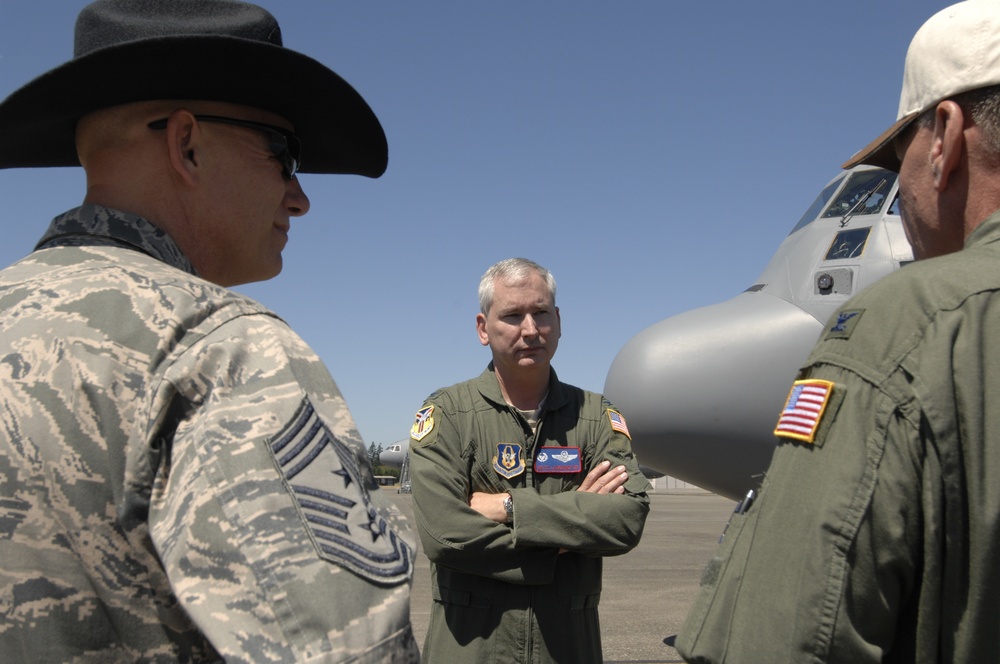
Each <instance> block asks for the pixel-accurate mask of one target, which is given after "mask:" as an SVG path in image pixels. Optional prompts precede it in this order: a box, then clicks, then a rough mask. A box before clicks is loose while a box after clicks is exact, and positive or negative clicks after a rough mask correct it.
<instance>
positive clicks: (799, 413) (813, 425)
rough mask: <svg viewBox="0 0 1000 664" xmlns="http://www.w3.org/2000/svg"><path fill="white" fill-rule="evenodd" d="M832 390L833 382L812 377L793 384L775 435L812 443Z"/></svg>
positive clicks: (775, 429)
mask: <svg viewBox="0 0 1000 664" xmlns="http://www.w3.org/2000/svg"><path fill="white" fill-rule="evenodd" d="M832 393H833V383H832V382H830V381H828V380H819V379H815V378H810V379H807V380H797V381H795V382H794V383H793V384H792V390H791V392H789V393H788V400H787V401H786V402H785V407H784V409H783V410H782V411H781V415H780V416H779V417H778V425H777V426H776V427H775V428H774V435H776V436H780V437H783V438H792V439H794V440H799V441H802V442H803V443H813V442H814V441H815V440H816V432H817V431H818V430H819V426H820V423H821V422H822V421H823V415H824V414H826V410H827V405H828V404H829V402H830V397H831V395H832Z"/></svg>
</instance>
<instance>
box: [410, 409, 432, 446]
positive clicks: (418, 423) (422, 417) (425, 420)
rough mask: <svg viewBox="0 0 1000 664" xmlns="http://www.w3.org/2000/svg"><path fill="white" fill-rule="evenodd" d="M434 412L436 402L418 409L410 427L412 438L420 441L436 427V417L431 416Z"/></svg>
mask: <svg viewBox="0 0 1000 664" xmlns="http://www.w3.org/2000/svg"><path fill="white" fill-rule="evenodd" d="M433 414H434V404H431V405H430V406H424V407H423V408H421V409H420V410H418V411H417V416H416V419H415V420H414V422H413V426H412V427H410V438H412V439H413V440H416V441H418V442H419V441H420V440H421V439H422V438H423V437H424V436H426V435H427V434H429V433H430V432H431V431H432V430H433V429H434V418H433V417H431V416H432V415H433Z"/></svg>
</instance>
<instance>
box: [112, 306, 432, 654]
mask: <svg viewBox="0 0 1000 664" xmlns="http://www.w3.org/2000/svg"><path fill="white" fill-rule="evenodd" d="M211 324H213V321H208V322H207V323H206V325H211ZM214 324H215V325H217V327H215V329H213V330H211V331H210V332H208V333H206V334H204V335H203V336H201V337H200V338H199V339H198V341H196V342H195V343H193V344H192V345H191V346H190V347H189V348H183V347H182V348H178V349H176V350H175V351H174V352H173V353H172V355H171V357H169V358H168V360H167V364H168V366H169V369H168V370H167V371H165V372H164V377H163V380H162V381H161V382H160V384H159V385H158V386H156V387H155V391H154V394H153V396H152V398H151V400H150V402H149V403H148V408H149V418H150V421H151V422H155V425H154V426H153V427H152V429H151V430H150V431H148V432H147V434H146V435H147V438H148V440H147V441H144V443H143V444H144V445H145V446H146V447H147V448H148V449H150V450H159V456H156V455H155V454H150V455H149V456H148V457H143V456H133V457H131V459H130V466H129V468H128V469H127V478H128V480H130V481H131V482H134V486H136V487H142V486H152V492H151V495H150V496H149V497H148V503H149V504H148V512H149V513H148V524H149V531H150V532H149V535H150V537H151V539H152V542H153V543H154V546H155V548H156V552H157V554H158V556H159V557H160V559H161V560H162V563H163V566H164V568H165V570H166V575H167V577H168V582H169V584H170V586H171V589H172V591H173V593H174V595H175V596H176V597H177V599H178V601H179V602H180V604H181V605H182V606H183V608H184V610H185V611H186V613H187V614H188V615H190V616H191V618H192V620H193V621H194V622H195V623H196V624H197V626H198V628H199V629H200V630H201V631H202V632H203V633H204V634H205V635H206V637H207V638H208V639H209V641H210V642H211V643H212V645H213V646H214V647H215V648H216V649H217V651H218V652H219V654H220V655H221V656H222V657H223V658H225V659H226V660H227V661H241V662H243V661H247V662H249V661H265V660H266V661H276V662H277V661H343V660H348V659H350V660H351V661H364V662H369V661H380V662H381V661H394V662H395V661H399V662H410V661H417V659H418V654H417V650H416V646H415V643H414V640H413V636H412V632H411V629H410V624H409V590H410V584H411V582H412V569H413V552H414V548H413V545H414V542H413V538H412V533H411V532H410V531H409V529H408V527H407V526H405V524H404V523H403V522H402V519H401V517H400V515H399V512H398V510H396V509H395V508H394V507H393V506H392V505H391V503H389V502H388V500H387V499H385V498H384V495H383V494H381V493H380V492H379V491H378V489H377V487H376V484H375V482H374V480H373V478H372V473H371V469H370V467H369V464H368V460H367V455H366V453H365V451H364V445H363V443H362V441H361V439H360V437H359V435H358V433H357V431H356V430H355V427H354V423H353V420H352V418H351V416H350V413H349V411H348V409H347V406H346V404H345V403H344V400H343V398H342V397H341V395H340V393H339V391H338V389H337V387H336V385H335V384H334V382H333V379H332V378H331V377H330V376H329V374H328V372H327V371H326V369H325V368H324V367H323V365H322V363H321V362H320V361H319V359H318V358H317V357H316V356H315V354H314V353H313V352H312V351H311V350H310V349H309V348H308V347H307V346H306V345H305V344H304V343H303V342H302V341H301V340H300V339H299V338H298V337H297V336H296V335H295V334H294V333H292V332H291V330H289V329H288V328H287V326H285V325H284V324H283V323H282V322H281V321H280V320H277V319H275V318H273V317H270V316H261V315H251V316H242V317H238V318H235V319H233V320H228V321H222V322H221V323H220V322H219V321H214ZM149 459H153V460H154V461H156V462H155V463H149V462H148V460H149ZM355 658H356V659H355Z"/></svg>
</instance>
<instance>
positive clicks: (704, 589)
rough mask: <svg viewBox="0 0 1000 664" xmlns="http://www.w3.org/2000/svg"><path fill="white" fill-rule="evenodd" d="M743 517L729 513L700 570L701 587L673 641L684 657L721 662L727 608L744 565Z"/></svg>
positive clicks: (727, 632)
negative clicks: (713, 550) (741, 543)
mask: <svg viewBox="0 0 1000 664" xmlns="http://www.w3.org/2000/svg"><path fill="white" fill-rule="evenodd" d="M746 520H747V515H746V514H739V513H734V514H733V516H732V518H731V519H730V521H729V523H728V525H727V526H726V530H725V533H724V535H723V539H722V543H721V544H720V546H719V548H718V550H717V551H716V554H715V555H714V556H713V557H712V559H711V560H709V562H708V564H707V565H706V566H705V569H704V570H703V571H702V575H701V587H700V589H699V591H698V595H697V596H696V597H695V601H694V604H693V605H692V606H691V609H690V611H689V612H688V615H687V618H686V620H685V621H684V626H683V627H682V628H681V631H680V634H678V635H677V640H676V644H675V647H676V648H677V650H678V652H680V653H681V654H682V655H683V656H684V657H685V659H686V660H689V661H694V662H721V661H723V658H724V657H725V652H726V643H727V639H728V635H729V632H730V618H731V611H730V607H731V605H732V602H733V601H734V600H735V599H736V594H737V593H738V588H739V586H740V579H741V578H742V576H743V573H744V570H745V568H746V547H740V546H739V540H740V534H741V533H742V531H743V528H744V526H745V524H746Z"/></svg>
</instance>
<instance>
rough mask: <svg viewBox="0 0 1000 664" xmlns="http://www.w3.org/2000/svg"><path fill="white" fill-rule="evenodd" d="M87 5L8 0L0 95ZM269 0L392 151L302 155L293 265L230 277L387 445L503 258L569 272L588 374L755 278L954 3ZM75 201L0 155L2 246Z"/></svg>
mask: <svg viewBox="0 0 1000 664" xmlns="http://www.w3.org/2000/svg"><path fill="white" fill-rule="evenodd" d="M85 4H86V3H85V2H83V1H82V0H35V1H32V2H25V1H24V0H0V97H6V96H7V95H8V94H9V93H11V92H12V91H13V90H15V89H16V88H18V87H20V86H21V85H22V84H24V83H26V82H28V81H29V80H31V79H32V78H34V77H35V76H37V75H39V74H41V73H43V72H44V71H47V70H48V69H50V68H52V67H54V66H56V65H59V64H61V63H62V62H64V61H66V60H68V59H69V58H70V57H71V55H72V35H73V24H74V21H75V18H76V14H77V13H78V11H79V9H80V8H81V7H82V6H84V5H85ZM262 4H264V6H266V7H268V8H269V9H270V10H271V11H272V13H274V14H275V16H276V17H277V18H278V21H279V23H280V24H281V26H282V33H283V35H284V39H285V45H286V46H289V47H291V48H294V49H296V50H299V51H301V52H304V53H306V54H308V55H310V56H312V57H314V58H316V59H318V60H320V61H321V62H323V63H324V64H326V65H327V66H329V67H331V68H332V69H333V70H335V71H336V72H338V73H339V74H340V75H341V76H343V77H344V78H345V79H347V80H348V81H349V82H350V83H351V84H352V85H353V86H354V87H355V88H356V89H357V90H358V91H359V92H360V93H361V94H362V96H364V97H365V99H366V100H367V101H368V103H369V104H370V105H371V107H372V108H373V109H374V110H375V112H376V114H377V115H378V116H379V118H380V120H381V121H382V124H383V126H384V128H385V131H386V135H387V136H388V140H389V169H388V171H387V172H386V174H385V175H384V176H383V177H382V178H380V179H377V180H369V179H367V178H361V177H356V176H323V175H303V176H301V178H300V179H301V182H302V185H303V187H304V189H305V191H306V193H307V194H308V195H309V197H310V199H311V201H312V209H311V211H310V213H309V214H308V215H307V216H306V217H304V218H303V219H301V220H298V221H294V220H293V225H292V231H291V236H290V242H289V245H288V247H287V248H286V250H285V254H284V256H285V270H284V272H283V273H282V274H281V275H280V276H278V277H277V278H275V279H273V280H271V281H269V282H266V283H262V284H254V285H248V286H244V287H241V288H239V289H237V290H240V291H241V292H243V293H246V294H248V295H250V296H252V297H255V298H257V299H259V300H261V301H263V302H264V303H266V304H268V305H269V306H270V307H271V308H273V309H274V310H276V311H277V312H278V313H279V314H280V315H281V316H282V317H283V318H285V320H287V321H288V322H289V323H290V324H291V325H292V327H293V328H295V329H296V330H297V331H298V332H299V334H300V335H302V337H303V338H305V340H306V341H307V342H309V344H310V345H312V347H313V348H314V349H315V350H316V351H317V352H318V353H319V355H320V356H321V357H322V358H323V360H324V361H325V362H326V364H327V366H328V367H329V368H330V371H331V373H332V374H333V376H334V378H335V379H336V380H337V382H338V384H339V385H340V388H341V390H342V391H343V393H344V395H345V397H346V398H347V402H348V404H349V405H350V407H351V411H352V412H353V413H354V417H355V419H356V421H357V424H358V427H359V429H360V430H361V435H362V436H363V437H364V439H365V441H366V442H376V443H380V444H382V445H383V446H388V445H389V444H390V443H392V442H393V441H396V440H399V439H402V438H405V437H406V436H407V433H408V430H409V427H410V424H411V422H412V418H413V414H414V412H415V411H416V410H417V408H418V407H419V406H420V404H421V402H422V400H423V398H424V397H425V396H426V395H427V394H428V393H430V392H431V391H433V390H434V389H436V388H437V387H441V386H445V385H449V384H451V383H455V382H458V381H461V380H465V379H466V378H470V377H472V376H474V375H477V374H478V373H479V372H480V371H481V370H482V368H483V367H484V366H485V365H486V363H487V362H488V360H489V352H488V350H487V349H485V348H483V347H482V346H480V345H479V342H478V339H477V338H476V335H475V328H474V319H475V314H476V312H477V310H478V305H477V301H476V286H477V284H478V280H479V277H480V275H481V274H482V273H483V271H484V270H485V269H486V268H487V267H488V266H489V265H490V264H492V263H494V262H495V261H497V260H500V259H502V258H507V257H510V256H526V257H528V258H532V259H534V260H536V261H538V262H540V263H542V264H543V265H545V266H546V267H548V268H549V269H551V270H552V272H553V273H554V274H555V276H556V279H557V281H558V284H559V290H558V298H557V304H558V305H559V307H560V309H561V311H562V321H563V338H562V341H561V342H560V347H559V352H558V353H557V355H556V358H555V362H554V364H555V367H556V369H557V370H558V371H559V375H560V377H561V378H562V379H563V380H566V381H568V382H571V383H574V384H576V385H579V386H580V387H584V388H586V389H590V390H594V391H602V390H603V388H604V380H605V377H606V375H607V371H608V368H609V367H610V365H611V362H612V360H613V359H614V357H615V355H616V354H617V353H618V351H619V350H620V349H621V347H622V346H623V345H624V344H625V343H626V342H627V341H628V340H629V339H630V338H631V337H632V336H634V335H635V334H636V333H638V332H639V331H640V330H642V329H644V328H645V327H648V326H649V325H651V324H653V323H655V322H657V321H659V320H661V319H663V318H665V317H667V316H671V315H674V314H677V313H680V312H682V311H685V310H688V309H692V308H695V307H700V306H704V305H708V304H713V303H716V302H720V301H722V300H725V299H728V298H730V297H733V296H734V295H736V294H738V293H739V292H740V291H742V290H743V289H744V288H746V287H747V286H749V285H751V284H752V283H753V281H754V278H755V277H756V276H757V275H758V274H759V273H760V271H761V270H762V269H763V268H764V266H765V265H766V263H767V261H768V259H769V258H770V256H771V254H772V253H773V252H774V250H775V249H776V248H777V246H778V244H779V243H780V242H781V240H782V238H783V237H784V236H785V235H786V234H787V233H788V232H789V231H790V230H791V228H792V227H793V225H794V224H795V222H796V221H797V220H798V218H799V217H800V216H801V214H802V213H803V212H804V211H805V210H806V208H807V207H808V206H809V205H810V203H812V200H813V198H814V197H815V196H816V195H817V194H818V193H819V191H820V189H821V188H822V187H823V186H824V185H825V184H826V183H827V182H828V181H829V180H830V179H831V178H832V177H833V176H834V175H836V173H837V172H838V168H839V165H840V164H841V163H842V162H843V161H844V160H845V159H846V158H847V157H849V156H850V155H851V154H852V153H853V152H854V151H855V150H857V149H859V148H861V147H862V146H863V145H864V144H866V143H867V142H868V141H869V140H870V139H872V138H874V137H875V136H876V135H877V134H878V133H880V132H881V131H882V130H883V129H884V128H885V127H887V126H888V125H889V124H890V123H891V122H892V121H893V120H895V117H896V110H897V104H898V101H899V88H900V84H901V78H902V68H903V58H904V56H905V52H906V46H907V44H908V43H909V40H910V38H911V37H912V35H913V33H914V31H915V30H916V29H917V28H918V27H919V26H920V24H921V23H923V21H924V20H926V19H927V18H928V17H930V16H931V15H932V14H933V13H935V12H936V11H938V10H939V9H941V8H943V7H944V6H946V5H947V4H950V2H945V1H943V0H877V1H873V0H840V1H838V2H835V3H834V2H824V3H819V2H803V1H801V0H782V1H778V0H758V1H757V2H739V1H735V0H733V1H731V2H708V1H706V2H677V1H672V0H606V1H603V2H596V1H593V0H554V1H528V0H509V1H507V2H479V1H470V0H448V1H437V0H426V1H424V2H406V1H402V0H399V1H397V2H387V1H383V0H351V1H343V0H294V1H287V0H284V1H282V2H278V1H277V0H271V1H270V2H266V3H262ZM276 94H280V91H276ZM82 196H83V175H82V171H81V170H80V169H22V170H7V171H0V201H2V210H3V216H4V217H5V219H4V221H3V222H0V223H3V224H4V225H5V227H4V229H3V239H2V241H0V266H4V265H7V264H9V263H11V262H13V261H15V260H17V259H18V258H20V257H21V256H23V255H24V254H26V253H28V252H29V251H30V250H31V249H32V247H33V246H34V243H35V241H36V240H37V239H38V237H39V235H40V234H41V233H42V231H43V230H44V228H45V226H46V225H47V224H48V221H49V220H50V219H51V218H52V217H53V216H55V215H56V214H58V213H60V212H63V211H65V210H67V209H69V208H72V207H74V206H76V205H78V204H79V202H80V200H81V199H82ZM733 334H734V335H738V334H739V330H737V329H734V330H733ZM626 415H627V413H626Z"/></svg>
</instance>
